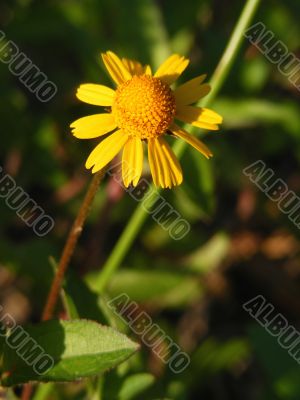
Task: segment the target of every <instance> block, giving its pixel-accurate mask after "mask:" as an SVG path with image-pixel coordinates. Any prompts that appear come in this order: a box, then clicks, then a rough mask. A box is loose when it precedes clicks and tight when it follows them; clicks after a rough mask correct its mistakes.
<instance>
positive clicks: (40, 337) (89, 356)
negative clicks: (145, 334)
mask: <svg viewBox="0 0 300 400" xmlns="http://www.w3.org/2000/svg"><path fill="white" fill-rule="evenodd" d="M13 332H14V331H12V333H11V334H10V336H8V337H7V340H6V346H5V349H4V357H3V368H2V374H1V384H2V385H3V386H11V385H16V384H21V383H26V382H29V381H39V382H48V381H57V382H64V381H74V380H76V379H79V378H83V377H90V376H94V375H98V374H100V373H102V372H103V371H105V370H107V369H108V368H113V367H115V366H116V365H118V364H120V363H121V362H122V361H124V360H126V359H127V358H128V357H129V356H131V355H132V354H133V353H134V352H135V351H136V350H137V349H138V345H137V344H136V343H133V342H132V341H131V340H129V339H128V338H127V337H126V336H125V335H123V334H121V333H119V332H117V331H115V330H114V329H112V328H109V327H106V326H102V325H99V324H97V323H95V322H92V321H88V320H77V321H57V320H53V321H47V322H42V323H40V324H37V325H35V326H30V327H28V328H26V332H27V333H28V334H29V337H30V338H31V339H33V340H35V341H36V343H38V345H39V346H41V349H42V350H41V349H40V350H39V351H36V352H35V354H33V353H34V352H33V351H32V354H31V356H30V350H27V352H26V353H25V352H24V355H23V357H22V358H21V357H20V356H19V355H18V354H17V351H18V352H19V354H20V351H21V349H22V348H24V347H26V342H27V343H28V339H25V341H20V344H19V345H18V346H15V347H16V348H15V350H14V349H13V348H11V347H10V346H9V345H8V342H9V340H12V339H13V334H14V333H13ZM42 354H43V355H45V356H43V357H44V359H45V357H48V359H50V360H51V358H52V359H53V366H51V367H50V368H49V366H50V365H51V364H50V363H49V364H47V365H46V367H45V368H44V369H42V368H41V365H40V363H39V360H40V359H42ZM25 358H27V361H24V359H25ZM29 362H30V364H31V365H29ZM46 368H48V370H46Z"/></svg>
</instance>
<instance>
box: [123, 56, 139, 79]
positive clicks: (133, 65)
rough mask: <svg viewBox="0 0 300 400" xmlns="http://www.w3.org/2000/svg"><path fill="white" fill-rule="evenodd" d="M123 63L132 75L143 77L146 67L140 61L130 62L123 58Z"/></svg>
mask: <svg viewBox="0 0 300 400" xmlns="http://www.w3.org/2000/svg"><path fill="white" fill-rule="evenodd" d="M122 63H123V64H124V65H125V67H126V68H127V69H128V71H129V72H130V73H131V75H143V73H144V67H143V66H142V64H141V63H139V62H138V61H135V60H129V59H128V58H122Z"/></svg>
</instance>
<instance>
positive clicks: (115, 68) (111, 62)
mask: <svg viewBox="0 0 300 400" xmlns="http://www.w3.org/2000/svg"><path fill="white" fill-rule="evenodd" d="M101 55H102V59H103V62H104V64H105V66H106V69H107V71H108V72H109V74H110V76H111V77H112V79H113V80H114V81H115V82H116V84H117V85H120V84H121V83H123V82H126V81H128V80H129V79H131V78H132V75H131V73H130V72H129V71H128V69H127V68H126V67H125V65H124V64H123V63H122V61H121V60H120V59H119V57H118V56H117V55H116V54H115V53H113V52H112V51H108V52H107V53H104V54H101Z"/></svg>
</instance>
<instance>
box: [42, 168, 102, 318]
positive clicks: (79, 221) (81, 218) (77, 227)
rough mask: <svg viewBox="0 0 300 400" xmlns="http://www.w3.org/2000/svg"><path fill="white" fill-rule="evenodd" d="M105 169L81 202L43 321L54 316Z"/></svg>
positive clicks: (48, 299) (94, 178)
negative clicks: (66, 274)
mask: <svg viewBox="0 0 300 400" xmlns="http://www.w3.org/2000/svg"><path fill="white" fill-rule="evenodd" d="M104 173H105V172H104V171H103V170H102V171H100V172H98V173H97V174H96V175H95V176H94V177H93V179H92V182H91V183H90V186H89V188H88V191H87V193H86V195H85V198H84V200H83V203H82V204H81V207H80V210H79V212H78V215H77V217H76V219H75V221H74V224H73V226H72V229H71V230H70V233H69V236H68V239H67V241H66V244H65V247H64V249H63V253H62V256H61V258H60V261H59V263H58V266H57V271H56V274H55V277H54V279H53V282H52V285H51V288H50V291H49V294H48V298H47V302H46V305H45V308H44V311H43V315H42V321H46V320H48V319H51V318H52V316H53V312H54V309H55V306H56V303H57V300H58V297H59V292H60V289H61V286H62V282H63V279H64V276H65V273H66V270H67V268H68V266H69V263H70V260H71V257H72V255H73V253H74V250H75V247H76V244H77V241H78V238H79V236H80V234H81V232H82V228H83V225H84V222H85V220H86V218H87V216H88V214H89V211H90V207H91V204H92V202H93V200H94V197H95V195H96V192H97V189H98V186H99V183H100V182H101V180H102V178H103V175H104Z"/></svg>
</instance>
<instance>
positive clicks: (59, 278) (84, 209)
mask: <svg viewBox="0 0 300 400" xmlns="http://www.w3.org/2000/svg"><path fill="white" fill-rule="evenodd" d="M104 174H105V170H101V171H100V172H98V173H97V174H96V175H95V176H94V177H93V179H92V181H91V183H90V186H89V188H88V191H87V192H86V195H85V198H84V200H83V202H82V204H81V207H80V209H79V212H78V214H77V217H76V219H75V221H74V223H73V226H72V228H71V230H70V233H69V236H68V238H67V241H66V243H65V247H64V249H63V252H62V255H61V258H60V260H59V263H58V266H57V270H56V274H55V277H54V279H53V281H52V285H51V288H50V291H49V294H48V298H47V302H46V305H45V307H44V310H43V314H42V321H46V320H48V319H51V318H52V316H53V312H54V309H55V306H56V303H57V301H58V297H59V292H60V289H61V286H62V283H63V279H64V276H65V273H66V270H67V268H68V266H69V263H70V260H71V257H72V255H73V253H74V250H75V247H76V244H77V241H78V238H79V236H80V234H81V232H82V228H83V225H84V223H85V220H86V218H87V216H88V214H89V211H90V208H91V205H92V202H93V200H94V197H95V195H96V193H97V189H98V186H99V183H100V182H101V180H102V178H103V176H104ZM32 390H33V387H32V385H30V384H26V385H24V387H23V390H22V395H21V399H22V400H30V397H31V393H32Z"/></svg>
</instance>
